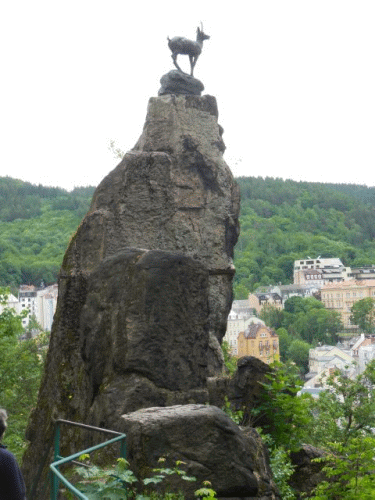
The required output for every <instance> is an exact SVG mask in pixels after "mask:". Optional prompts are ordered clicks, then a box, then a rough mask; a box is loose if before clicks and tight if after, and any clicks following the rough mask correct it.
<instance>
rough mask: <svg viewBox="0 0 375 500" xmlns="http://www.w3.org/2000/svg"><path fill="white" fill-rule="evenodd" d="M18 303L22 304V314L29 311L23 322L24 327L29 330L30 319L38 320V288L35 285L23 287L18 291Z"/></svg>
mask: <svg viewBox="0 0 375 500" xmlns="http://www.w3.org/2000/svg"><path fill="white" fill-rule="evenodd" d="M18 301H19V304H20V312H22V311H25V310H26V311H27V316H25V317H24V318H23V320H22V326H23V327H24V328H27V327H28V325H29V322H30V318H31V317H32V316H35V318H37V299H36V287H35V286H34V285H21V286H20V288H19V291H18Z"/></svg>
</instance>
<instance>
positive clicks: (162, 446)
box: [121, 405, 264, 498]
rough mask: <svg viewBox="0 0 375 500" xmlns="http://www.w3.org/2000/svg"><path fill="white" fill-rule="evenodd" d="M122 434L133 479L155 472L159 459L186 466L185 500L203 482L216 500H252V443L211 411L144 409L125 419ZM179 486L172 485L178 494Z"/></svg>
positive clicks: (193, 407) (192, 407) (209, 408)
mask: <svg viewBox="0 0 375 500" xmlns="http://www.w3.org/2000/svg"><path fill="white" fill-rule="evenodd" d="M122 420H123V422H122V424H121V426H122V430H123V431H124V432H126V433H127V437H128V439H127V443H128V457H129V461H130V463H131V468H132V469H133V470H134V471H135V473H136V475H137V476H138V477H145V476H147V474H148V473H149V472H150V468H152V467H158V466H159V465H158V463H157V460H158V458H160V457H164V458H166V459H167V461H168V463H169V464H171V465H174V464H175V461H176V460H182V461H183V462H184V463H185V466H184V468H185V470H187V472H188V474H189V475H192V476H195V477H196V478H197V482H196V483H187V484H183V489H184V492H185V493H186V494H187V497H188V498H194V491H195V490H196V489H197V488H199V487H201V484H202V482H203V481H207V480H208V481H210V482H211V484H212V487H213V489H214V490H215V491H216V492H217V494H218V496H219V497H253V496H255V495H256V494H257V490H258V482H257V479H256V477H255V475H254V472H253V470H254V463H253V461H252V459H251V456H252V455H256V454H257V453H263V452H264V450H263V448H261V449H259V450H258V451H256V450H255V449H254V450H251V447H252V446H258V444H257V443H255V442H251V441H250V440H248V439H246V438H245V437H244V435H243V433H242V432H241V430H240V429H239V427H238V426H237V425H235V424H234V423H233V421H232V420H231V419H230V418H229V417H228V416H227V415H225V413H224V412H222V411H221V410H219V408H216V407H215V406H206V405H184V406H173V407H169V408H149V409H146V410H139V411H137V412H134V413H130V414H128V415H124V416H123V418H122ZM181 484H182V483H181V482H178V483H175V488H176V489H177V490H178V488H179V487H181Z"/></svg>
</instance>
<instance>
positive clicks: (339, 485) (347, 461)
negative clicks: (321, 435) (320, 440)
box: [309, 436, 375, 500]
mask: <svg viewBox="0 0 375 500" xmlns="http://www.w3.org/2000/svg"><path fill="white" fill-rule="evenodd" d="M330 446H331V449H332V452H330V453H329V454H328V455H327V456H325V457H324V458H322V459H318V460H315V461H319V462H323V463H324V464H325V466H324V467H323V472H324V473H325V474H326V476H327V480H326V481H322V482H321V483H320V484H319V485H318V486H317V487H316V488H315V490H314V492H313V496H311V497H309V498H310V499H311V500H336V499H337V500H358V499H361V500H373V499H374V498H375V474H374V448H375V437H373V436H366V437H364V436H361V437H356V438H353V439H352V440H351V441H350V442H349V443H347V444H346V445H345V446H344V445H342V444H339V443H331V444H330Z"/></svg>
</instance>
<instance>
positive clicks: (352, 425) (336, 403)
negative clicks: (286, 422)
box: [311, 360, 375, 446]
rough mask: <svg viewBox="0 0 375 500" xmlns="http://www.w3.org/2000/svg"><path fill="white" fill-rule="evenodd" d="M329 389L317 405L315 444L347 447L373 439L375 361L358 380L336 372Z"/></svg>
mask: <svg viewBox="0 0 375 500" xmlns="http://www.w3.org/2000/svg"><path fill="white" fill-rule="evenodd" d="M325 383H326V385H327V386H328V389H327V390H325V391H322V392H321V393H320V394H319V399H318V400H317V401H316V402H315V404H314V409H313V411H314V415H315V424H314V426H313V428H312V429H311V436H312V437H313V439H314V441H315V443H317V444H320V445H325V444H326V443H327V441H330V442H337V443H340V444H342V445H344V446H345V445H346V444H347V443H348V442H349V441H350V440H351V439H352V438H355V437H358V436H363V435H365V434H367V435H372V433H373V429H374V428H375V360H374V361H371V362H370V363H369V364H368V365H367V366H366V369H365V371H364V372H363V373H361V374H359V375H358V376H357V377H356V378H355V379H354V380H352V379H351V378H349V377H348V376H347V375H346V374H345V373H342V372H340V371H339V370H335V372H334V373H332V374H331V375H330V376H328V377H326V380H325Z"/></svg>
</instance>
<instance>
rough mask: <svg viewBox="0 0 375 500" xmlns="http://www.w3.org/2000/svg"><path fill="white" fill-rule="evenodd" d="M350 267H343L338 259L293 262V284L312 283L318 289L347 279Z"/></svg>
mask: <svg viewBox="0 0 375 500" xmlns="http://www.w3.org/2000/svg"><path fill="white" fill-rule="evenodd" d="M350 273H351V269H350V267H345V266H344V264H343V263H342V262H341V260H340V259H338V258H322V257H318V258H316V259H311V258H310V257H308V258H307V259H303V260H296V261H294V271H293V280H294V283H295V284H299V285H305V284H307V283H314V284H315V285H318V286H319V287H322V286H323V285H325V284H327V283H335V282H338V281H344V280H347V279H348V275H349V274H350Z"/></svg>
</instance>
